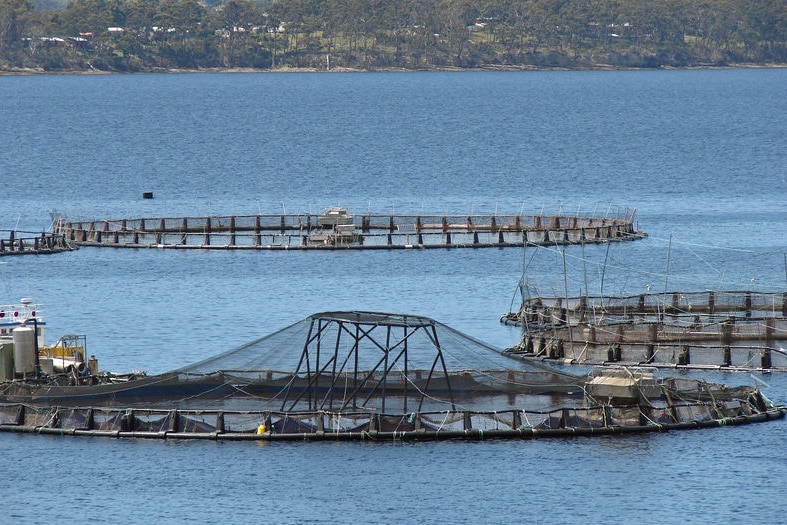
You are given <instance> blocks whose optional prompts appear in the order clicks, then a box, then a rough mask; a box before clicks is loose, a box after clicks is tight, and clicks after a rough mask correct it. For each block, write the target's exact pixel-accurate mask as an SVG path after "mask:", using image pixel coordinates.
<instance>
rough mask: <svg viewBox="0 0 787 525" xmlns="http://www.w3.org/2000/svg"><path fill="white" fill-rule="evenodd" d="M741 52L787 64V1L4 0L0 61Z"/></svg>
mask: <svg viewBox="0 0 787 525" xmlns="http://www.w3.org/2000/svg"><path fill="white" fill-rule="evenodd" d="M49 1H52V0H49ZM742 63H754V64H767V63H776V64H786V63H787V2H785V1H784V0H755V1H752V0H737V1H736V0H273V1H272V2H270V3H267V4H262V3H257V2H252V1H249V0H222V1H219V2H215V3H205V2H201V1H197V0H73V1H71V2H70V3H68V4H67V5H65V6H58V5H56V4H49V5H47V4H43V3H39V4H34V3H32V2H31V1H30V0H0V71H2V70H6V71H8V70H12V71H13V70H21V69H28V68H33V69H43V70H46V71H74V70H100V71H129V72H131V71H156V70H160V69H205V68H258V69H277V68H287V67H291V68H316V69H329V68H330V69H333V68H357V69H384V68H404V69H431V68H445V67H457V68H478V67H499V68H505V67H514V68H515V67H566V68H583V67H598V66H601V65H608V66H612V67H662V66H674V67H687V66H708V65H716V66H721V65H736V64H742Z"/></svg>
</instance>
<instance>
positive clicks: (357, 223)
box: [56, 208, 644, 250]
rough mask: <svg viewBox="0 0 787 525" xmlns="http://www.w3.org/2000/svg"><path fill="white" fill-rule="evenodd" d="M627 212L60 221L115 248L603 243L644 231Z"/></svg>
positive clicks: (91, 241)
mask: <svg viewBox="0 0 787 525" xmlns="http://www.w3.org/2000/svg"><path fill="white" fill-rule="evenodd" d="M633 217H634V212H633V211H631V212H629V211H625V212H624V214H623V216H622V217H613V218H607V217H579V216H577V217H568V216H558V215H553V216H541V215H461V216H459V215H374V214H365V215H351V214H348V213H347V211H346V210H345V209H344V208H328V209H327V210H325V212H324V213H322V214H315V215H313V214H301V215H286V214H281V215H237V216H235V215H232V216H209V217H175V218H172V217H149V218H136V219H107V220H90V221H69V220H61V221H58V222H57V223H56V228H57V229H56V231H57V233H59V234H62V235H64V236H65V237H66V238H68V239H69V240H70V241H71V242H73V243H75V244H78V245H85V246H103V247H113V248H123V247H126V248H139V247H157V248H179V249H188V248H199V249H257V250H268V249H273V250H276V249H353V248H354V249H397V248H402V249H408V248H451V247H472V248H483V247H511V246H523V245H524V244H525V243H527V244H535V245H539V244H550V245H554V244H582V243H605V242H610V241H624V240H633V239H638V238H641V237H643V236H644V234H643V233H641V232H637V231H635V229H634V225H633Z"/></svg>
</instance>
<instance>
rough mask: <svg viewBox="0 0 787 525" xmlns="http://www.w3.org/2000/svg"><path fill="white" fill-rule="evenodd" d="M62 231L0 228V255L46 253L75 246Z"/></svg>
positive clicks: (66, 249)
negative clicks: (29, 230)
mask: <svg viewBox="0 0 787 525" xmlns="http://www.w3.org/2000/svg"><path fill="white" fill-rule="evenodd" d="M75 247H76V246H75V244H73V243H72V242H71V241H70V240H68V239H67V238H66V236H65V234H63V233H52V232H50V233H44V232H42V233H40V234H37V233H33V232H19V231H16V230H0V257H2V256H5V255H24V254H46V253H58V252H64V251H71V250H73V249H74V248H75Z"/></svg>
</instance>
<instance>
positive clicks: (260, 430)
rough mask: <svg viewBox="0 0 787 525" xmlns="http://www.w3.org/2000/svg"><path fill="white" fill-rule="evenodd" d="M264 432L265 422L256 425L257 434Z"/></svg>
mask: <svg viewBox="0 0 787 525" xmlns="http://www.w3.org/2000/svg"><path fill="white" fill-rule="evenodd" d="M264 433H265V424H264V423H263V424H262V425H260V426H258V427H257V434H258V435H259V434H264Z"/></svg>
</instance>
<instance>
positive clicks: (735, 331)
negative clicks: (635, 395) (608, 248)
mask: <svg viewBox="0 0 787 525" xmlns="http://www.w3.org/2000/svg"><path fill="white" fill-rule="evenodd" d="M501 321H502V322H503V323H506V324H512V325H516V326H521V327H522V337H521V339H520V341H519V343H518V344H517V345H516V346H514V347H513V348H509V349H507V350H506V353H507V354H508V355H510V356H512V357H522V358H539V359H548V360H549V359H551V360H555V361H560V362H565V363H577V364H591V365H596V364H605V363H628V364H647V365H649V366H663V367H676V366H680V367H687V368H720V369H725V370H747V371H748V370H767V371H787V350H785V349H784V348H783V346H787V292H785V293H761V292H750V291H707V292H691V293H688V292H670V293H666V294H664V293H653V294H640V295H634V296H628V297H589V296H582V297H532V298H529V299H527V300H525V301H524V302H523V304H522V306H521V308H520V309H519V311H518V312H515V313H509V314H505V315H503V316H502V317H501Z"/></svg>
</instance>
